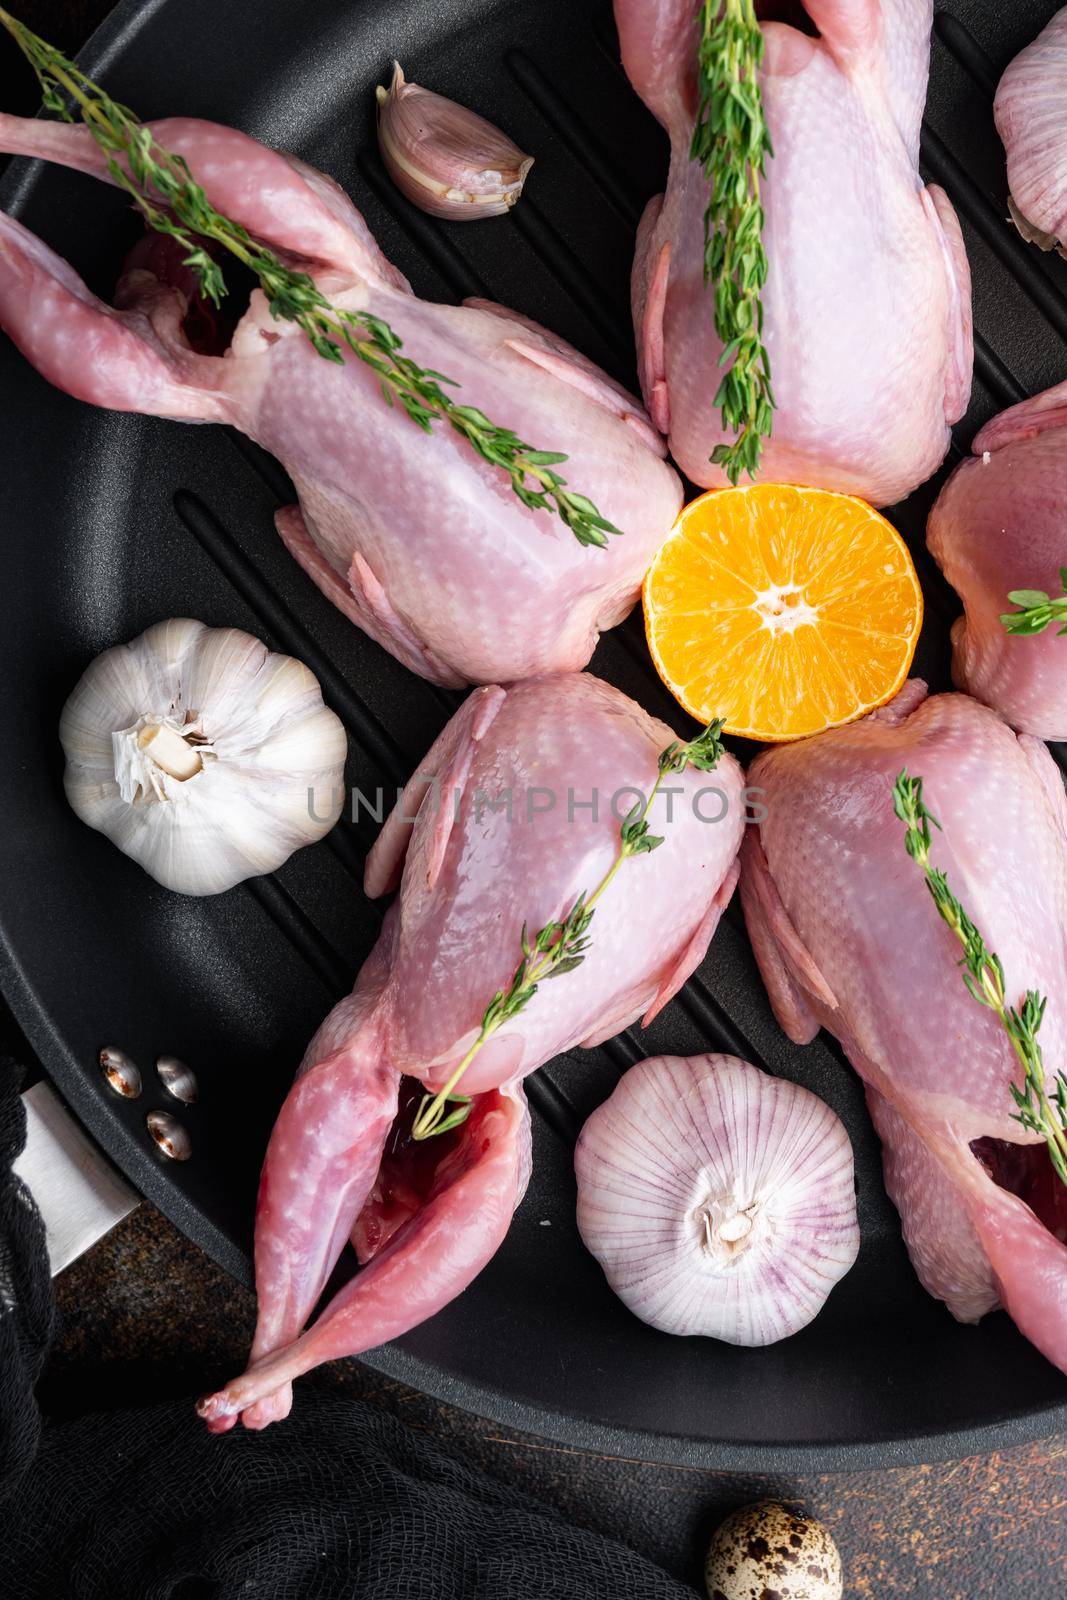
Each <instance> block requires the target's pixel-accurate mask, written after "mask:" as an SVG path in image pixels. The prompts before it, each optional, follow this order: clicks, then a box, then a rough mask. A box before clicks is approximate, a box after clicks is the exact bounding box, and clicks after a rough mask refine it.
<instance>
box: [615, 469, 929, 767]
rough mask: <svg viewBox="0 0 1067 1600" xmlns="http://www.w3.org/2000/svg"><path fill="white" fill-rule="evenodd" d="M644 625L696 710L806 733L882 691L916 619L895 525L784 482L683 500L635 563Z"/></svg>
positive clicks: (881, 696) (745, 725)
mask: <svg viewBox="0 0 1067 1600" xmlns="http://www.w3.org/2000/svg"><path fill="white" fill-rule="evenodd" d="M644 603H645V631H646V633H647V635H648V645H649V649H650V650H651V652H652V659H653V660H654V661H655V663H656V669H657V671H658V672H659V675H660V677H661V678H662V679H663V681H664V683H665V684H666V685H667V687H668V689H669V690H670V691H671V693H672V694H673V695H674V697H675V698H676V699H677V700H678V701H680V703H681V704H682V705H683V706H684V707H685V709H686V710H687V711H688V712H690V713H691V714H692V715H693V716H694V717H696V718H697V719H698V721H700V722H710V721H711V720H712V718H713V717H723V718H724V719H725V722H726V731H727V732H728V733H736V734H742V735H744V736H745V737H746V738H749V739H759V740H763V741H765V742H771V741H779V740H786V739H806V738H808V737H809V736H810V735H811V734H814V733H822V732H823V731H824V729H826V728H834V727H837V726H839V725H840V724H841V723H843V722H853V721H855V719H856V718H857V717H862V716H864V715H865V714H866V713H867V712H868V711H873V710H875V708H876V707H878V706H881V705H885V703H886V701H887V700H891V699H892V697H893V695H895V694H896V692H897V690H898V689H899V688H900V687H901V685H902V684H903V683H904V681H905V679H906V678H907V676H908V669H909V668H910V666H911V661H912V657H913V656H914V654H915V646H916V643H917V642H918V638H919V629H920V627H921V626H922V616H923V602H922V590H921V589H920V588H919V580H918V578H917V576H916V574H915V568H914V567H913V566H912V562H911V557H910V556H909V554H908V551H907V547H906V546H905V544H904V541H903V539H901V537H900V535H899V534H898V533H897V531H896V529H895V528H893V527H892V526H891V525H890V524H889V523H888V522H887V521H886V519H885V518H884V517H882V516H879V514H878V512H877V511H875V510H874V509H873V508H872V507H871V506H869V505H867V504H866V502H865V501H863V500H857V499H856V498H855V497H854V496H853V495H847V494H833V493H831V492H830V491H829V490H828V489H802V488H796V487H794V486H792V485H790V484H781V483H757V484H753V485H751V486H750V487H747V488H741V489H716V490H712V491H711V492H710V493H709V494H703V495H701V496H700V498H699V499H698V500H693V501H692V502H691V503H690V504H689V505H687V506H686V507H685V508H684V509H683V511H682V512H681V515H680V516H679V518H678V521H677V522H676V523H675V525H674V527H673V529H672V530H671V533H670V535H669V536H668V538H667V541H666V543H665V544H664V545H663V547H662V548H661V550H660V551H659V554H658V555H657V556H656V559H655V560H654V561H653V563H652V565H651V567H650V568H649V569H648V573H647V575H646V577H645V586H644Z"/></svg>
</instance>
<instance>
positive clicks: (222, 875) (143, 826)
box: [59, 617, 346, 895]
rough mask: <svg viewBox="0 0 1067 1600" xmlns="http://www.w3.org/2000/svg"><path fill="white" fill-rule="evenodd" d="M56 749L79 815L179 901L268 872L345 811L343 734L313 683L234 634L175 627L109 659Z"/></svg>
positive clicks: (78, 696)
mask: <svg viewBox="0 0 1067 1600" xmlns="http://www.w3.org/2000/svg"><path fill="white" fill-rule="evenodd" d="M59 737H60V740H61V742H62V745H63V749H64V752H65V754H66V757H67V767H66V772H65V774H64V787H65V788H66V792H67V799H68V800H69V801H70V803H71V805H72V806H73V808H74V810H75V811H76V812H77V813H78V816H79V817H81V819H82V821H83V822H87V823H88V824H89V826H90V827H91V828H97V829H99V831H100V832H101V833H105V834H107V836H108V838H109V839H111V840H112V842H113V843H114V844H116V845H118V847H119V849H120V850H122V851H124V852H125V853H126V855H128V856H132V857H133V859H134V861H136V862H138V863H139V864H140V865H141V866H142V867H143V868H144V869H145V871H146V872H147V873H149V874H150V875H151V876H152V877H153V878H155V879H156V881H157V882H159V883H161V884H163V885H164V886H165V887H166V888H168V889H177V890H178V891H180V892H181V893H182V894H193V895H204V894H217V893H219V892H220V891H221V890H223V889H229V888H231V887H232V886H233V885H234V884H235V883H241V882H242V881H243V880H244V879H245V878H251V877H254V876H256V875H257V874H259V873H264V872H273V871H274V870H275V868H277V867H280V866H281V864H282V862H283V861H286V860H288V858H289V856H291V855H292V853H293V851H294V850H298V849H299V848H300V847H301V846H302V845H305V844H311V843H313V842H314V841H315V840H316V839H320V838H322V836H323V834H325V833H327V832H328V831H329V830H330V828H332V827H333V825H334V823H335V822H336V821H337V818H338V817H339V816H340V814H341V807H342V805H343V803H344V787H343V773H344V762H345V751H346V740H345V732H344V728H343V727H342V725H341V722H340V720H339V719H338V717H336V716H335V715H334V713H333V712H332V711H330V710H329V709H328V707H326V706H325V705H324V704H323V701H322V693H321V691H320V689H319V685H318V681H317V679H316V678H315V676H314V674H313V673H311V672H309V670H308V668H307V667H305V666H304V665H303V663H302V662H300V661H295V660H294V659H293V658H292V657H291V656H282V655H274V654H272V652H271V651H269V650H268V649H267V647H266V645H264V644H261V643H260V641H259V640H258V639H254V638H253V637H252V636H251V634H248V633H242V632H240V631H239V630H238V629H237V628H207V627H205V625H204V624H203V623H202V622H194V621H192V620H190V619H189V618H188V617H177V618H174V619H173V620H172V621H170V622H159V623H156V625H155V627H152V628H149V629H148V630H147V632H146V633H142V634H141V635H140V637H139V638H136V639H133V640H131V642H130V643H129V644H126V645H117V646H116V647H115V648H114V649H112V650H106V651H105V652H104V654H103V655H101V656H98V657H97V659H96V660H95V661H94V662H93V663H92V665H91V666H90V667H89V668H88V670H87V671H86V673H85V674H84V676H83V677H82V679H81V681H80V682H79V683H78V686H77V688H76V689H75V690H74V693H73V694H72V695H71V697H70V699H69V700H68V701H67V703H66V705H65V706H64V708H63V715H62V717H61V718H60V724H59Z"/></svg>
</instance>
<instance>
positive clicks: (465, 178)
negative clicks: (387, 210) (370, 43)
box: [377, 61, 533, 222]
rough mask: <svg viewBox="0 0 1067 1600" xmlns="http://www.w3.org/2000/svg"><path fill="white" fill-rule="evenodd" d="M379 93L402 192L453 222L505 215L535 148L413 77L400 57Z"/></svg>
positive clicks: (388, 152)
mask: <svg viewBox="0 0 1067 1600" xmlns="http://www.w3.org/2000/svg"><path fill="white" fill-rule="evenodd" d="M377 96H378V146H379V149H380V150H381V153H382V160H383V161H384V163H385V166H386V170H387V171H388V173H389V176H390V177H391V178H392V180H393V182H394V183H395V184H396V186H397V188H398V189H399V190H400V192H401V194H403V195H406V197H407V198H408V199H409V200H410V201H411V202H412V204H413V205H417V206H419V207H420V208H421V210H423V211H427V212H429V214H430V215H431V216H432V217H448V218H450V219H451V220H452V221H453V222H469V221H474V220H475V219H476V218H478V217H499V216H503V214H504V213H505V212H506V211H509V210H510V209H511V207H512V206H513V205H514V204H515V202H516V200H517V199H518V198H519V195H520V194H521V193H522V186H523V184H524V183H525V182H526V174H527V173H528V172H529V170H530V168H531V167H532V166H533V156H526V155H523V153H522V151H521V150H520V149H519V147H518V145H516V144H514V143H513V142H512V140H511V139H509V138H508V136H507V134H505V133H501V131H500V129H499V128H494V126H493V124H492V123H491V122H487V121H486V120H485V118H484V117H480V116H478V114H477V112H475V111H470V110H468V108H467V107H466V106H461V105H457V104H456V102H455V101H454V100H446V99H445V98H444V96H443V95H439V94H434V93H432V91H431V90H429V89H423V88H420V87H419V85H418V84H417V83H408V82H407V80H406V78H405V77H404V74H403V72H402V70H401V67H400V63H399V62H398V61H394V62H393V81H392V83H391V84H390V85H389V88H388V89H383V88H381V87H379V88H378V90H377Z"/></svg>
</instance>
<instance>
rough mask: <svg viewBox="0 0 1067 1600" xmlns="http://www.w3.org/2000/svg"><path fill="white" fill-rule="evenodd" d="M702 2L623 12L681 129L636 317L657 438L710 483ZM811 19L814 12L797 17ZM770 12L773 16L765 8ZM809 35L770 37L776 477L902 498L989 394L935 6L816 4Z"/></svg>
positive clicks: (657, 205)
mask: <svg viewBox="0 0 1067 1600" xmlns="http://www.w3.org/2000/svg"><path fill="white" fill-rule="evenodd" d="M696 9H697V8H696V7H695V6H694V5H693V4H692V3H691V0H615V16H616V19H617V21H618V25H619V35H620V39H621V42H622V55H623V64H624V66H625V68H626V71H627V74H628V75H629V78H630V81H631V83H632V84H633V86H634V88H635V89H636V90H637V92H638V94H639V95H640V96H641V98H642V99H643V100H644V102H645V104H646V105H647V106H648V108H649V110H650V111H652V112H653V113H654V115H655V116H656V117H657V118H658V119H659V121H660V122H661V123H662V124H663V125H664V127H665V128H666V129H667V132H668V134H669V135H670V141H671V166H670V176H669V178H668V182H667V192H666V194H665V195H662V196H659V197H657V198H656V199H654V200H652V201H651V202H650V204H649V206H648V209H647V210H646V212H645V214H644V217H643V218H642V220H641V225H640V228H639V229H638V236H637V255H636V259H635V262H634V274H633V309H634V322H635V327H636V332H637V341H638V347H639V351H640V357H641V382H642V388H643V391H644V395H645V400H646V403H647V405H648V408H649V411H650V412H651V415H652V418H653V421H654V422H655V423H656V426H657V427H658V428H660V429H661V430H662V431H663V432H664V433H668V434H669V438H670V447H671V453H672V454H673V456H674V458H675V460H676V461H677V462H678V464H679V466H680V467H681V468H682V470H683V471H684V472H685V473H686V474H687V475H688V476H689V477H690V478H692V479H693V481H694V482H696V483H700V484H706V485H721V484H722V483H724V482H725V481H726V480H725V476H724V472H723V469H722V468H721V467H713V466H712V465H711V464H710V462H709V459H708V458H709V456H710V455H711V452H712V449H713V448H714V446H715V445H716V444H718V443H720V442H721V441H722V440H723V439H724V437H725V436H724V433H723V430H722V427H721V422H720V417H719V413H718V411H717V410H716V408H715V405H714V399H715V394H716V391H717V389H718V387H719V383H720V379H721V376H722V373H721V369H720V367H719V357H720V354H721V351H722V345H721V343H720V341H719V339H718V337H717V335H716V333H715V328H714V293H713V290H712V289H711V288H705V285H704V282H703V264H704V212H705V209H706V207H707V204H708V193H709V186H708V181H707V179H706V178H705V176H704V174H703V172H702V170H701V169H700V167H699V166H698V165H697V164H696V163H694V162H693V161H692V160H691V159H690V142H691V139H692V133H693V126H694V121H695V117H696V110H697V100H696V26H695V17H696ZM794 9H796V8H794ZM757 10H760V7H759V6H757ZM805 10H806V11H807V14H808V17H809V18H810V20H811V22H812V23H813V24H814V25H815V26H816V27H817V28H818V30H819V37H811V36H810V35H809V34H807V33H805V32H802V31H800V30H799V29H798V28H796V27H793V26H790V25H789V24H787V23H782V22H773V21H769V22H765V23H764V24H763V34H764V40H765V47H766V48H765V57H764V64H763V71H762V76H761V83H762V91H763V105H764V110H765V114H766V118H767V122H768V126H769V129H770V135H771V139H772V141H773V145H774V155H773V157H772V158H771V160H770V161H769V163H768V168H767V176H766V179H765V182H764V184H763V190H762V193H763V201H764V209H765V214H766V221H765V226H764V233H763V238H764V245H765V249H766V254H767V259H768V263H769V276H768V279H767V284H766V287H765V289H764V292H763V307H764V316H765V323H764V339H765V344H766V347H767V351H768V353H769V356H770V363H771V377H772V381H773V386H774V392H775V396H776V399H777V403H778V409H777V411H776V412H775V414H774V428H773V433H772V435H771V438H770V441H769V442H768V443H767V445H766V446H765V448H764V453H763V462H762V465H761V468H760V476H761V477H763V478H765V479H767V480H769V481H778V482H788V483H804V484H810V485H814V486H816V487H818V488H825V489H839V490H844V491H846V492H848V493H853V494H858V495H861V496H862V497H863V498H864V499H866V500H869V501H871V502H872V504H874V505H889V504H892V503H893V502H895V501H897V500H901V499H903V497H904V496H905V495H906V494H908V493H909V492H910V491H911V490H912V489H914V488H915V486H916V485H917V484H919V483H921V482H922V481H923V480H924V479H925V478H927V477H929V475H930V473H931V472H933V471H934V469H935V468H936V467H937V466H938V464H939V463H940V462H941V460H942V458H943V457H944V455H945V452H946V450H947V449H948V444H949V424H950V423H952V422H954V421H955V420H956V419H957V418H958V417H960V416H961V415H962V414H963V412H964V410H965V409H966V405H967V399H968V395H969V393H970V385H971V363H972V351H971V308H970V273H969V270H968V266H967V258H966V254H965V251H964V247H963V240H962V236H961V234H960V228H959V223H958V222H957V220H956V215H955V212H954V211H953V209H952V206H951V204H950V203H949V200H948V198H947V196H946V195H945V194H944V192H943V191H942V190H941V189H939V188H936V187H934V186H930V187H928V188H924V187H923V184H922V180H921V178H920V177H919V170H918V158H919V123H920V119H921V116H922V110H923V103H924V100H925V98H926V79H927V71H928V65H929V54H930V28H931V22H932V16H933V6H932V3H931V0H807V4H806V6H805Z"/></svg>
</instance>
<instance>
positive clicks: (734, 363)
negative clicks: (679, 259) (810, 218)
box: [690, 0, 774, 484]
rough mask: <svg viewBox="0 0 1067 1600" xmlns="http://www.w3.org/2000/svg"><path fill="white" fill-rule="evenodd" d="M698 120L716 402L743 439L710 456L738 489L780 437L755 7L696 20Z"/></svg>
mask: <svg viewBox="0 0 1067 1600" xmlns="http://www.w3.org/2000/svg"><path fill="white" fill-rule="evenodd" d="M697 19H698V27H699V43H698V46H697V89H698V105H697V118H696V123H695V125H694V127H693V139H692V144H691V146H690V156H691V157H692V159H693V160H694V161H696V162H699V164H700V166H701V167H702V168H703V171H704V176H705V177H706V178H707V180H708V183H709V184H710V186H711V194H710V197H709V199H708V206H707V210H706V211H705V213H704V282H705V284H707V285H712V284H713V285H714V288H715V331H716V333H717V334H718V336H719V338H720V340H721V341H722V346H723V350H722V355H721V356H720V357H719V365H720V367H725V369H726V370H725V372H724V373H723V376H722V381H721V382H720V384H719V388H718V392H717V393H716V395H715V402H714V403H715V405H716V406H718V407H719V408H720V409H721V411H722V420H723V426H724V427H725V428H727V429H728V430H729V431H730V432H732V433H733V434H734V435H735V438H734V439H733V442H732V443H730V444H717V445H716V446H715V449H714V450H713V451H712V453H711V460H712V462H713V463H714V464H715V465H716V466H721V467H724V468H725V470H726V475H727V477H728V478H729V479H730V482H731V483H734V484H736V483H737V481H738V479H739V478H740V476H741V474H742V473H743V472H747V473H748V475H749V477H755V475H756V472H757V470H758V468H759V464H760V457H761V455H762V453H763V440H764V439H765V438H766V437H767V435H769V433H770V431H771V420H772V413H773V411H774V391H773V390H772V388H771V363H770V358H769V357H768V355H767V349H766V346H765V345H764V343H763V301H762V298H761V296H762V291H763V286H764V284H765V283H766V281H767V256H766V253H765V251H764V248H763V206H762V203H761V200H760V185H761V181H762V179H763V176H764V171H765V164H766V161H767V158H768V157H769V156H771V155H773V153H774V152H773V150H772V149H771V139H770V134H769V133H768V131H767V124H766V121H765V120H764V116H763V103H762V99H761V95H760V82H759V69H760V66H761V64H762V62H763V34H762V32H761V30H760V25H759V23H758V22H757V20H756V8H755V4H754V0H701V3H700V5H699V7H698V12H697Z"/></svg>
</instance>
